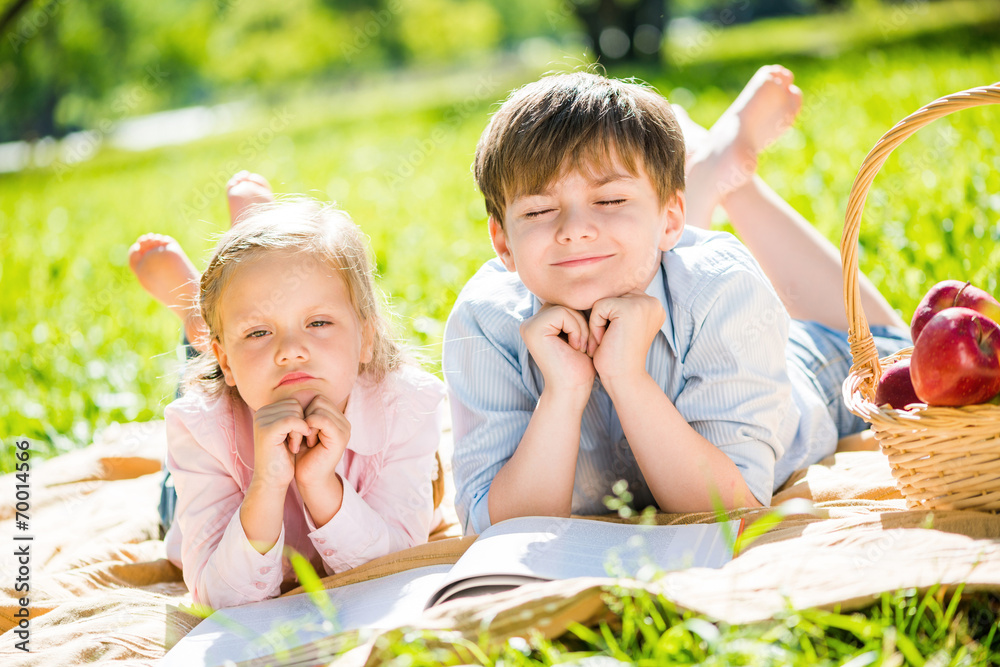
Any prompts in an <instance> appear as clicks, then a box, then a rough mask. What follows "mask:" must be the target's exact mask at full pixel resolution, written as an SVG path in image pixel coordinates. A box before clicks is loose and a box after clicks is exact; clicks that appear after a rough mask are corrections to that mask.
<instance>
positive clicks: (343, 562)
mask: <svg viewBox="0 0 1000 667" xmlns="http://www.w3.org/2000/svg"><path fill="white" fill-rule="evenodd" d="M423 375H424V379H423V380H421V381H419V383H418V384H417V385H410V386H407V387H406V388H405V389H401V390H400V392H399V393H398V394H397V395H396V396H395V398H394V400H393V401H392V403H391V405H389V406H388V409H387V411H388V412H389V413H390V415H391V416H390V423H389V427H388V432H387V442H386V444H385V447H384V449H383V450H382V454H381V456H382V458H381V467H380V469H379V470H378V472H377V474H376V475H375V476H374V479H372V480H371V481H370V483H368V484H367V485H366V486H365V487H364V488H362V489H361V490H360V492H359V490H358V489H355V488H354V487H353V486H352V485H351V484H350V482H348V481H347V480H344V479H343V478H342V481H343V483H344V498H343V502H342V504H341V507H340V510H339V511H338V512H337V514H336V515H334V517H333V518H332V519H330V521H328V522H327V523H326V524H325V525H323V526H321V527H316V526H315V524H313V523H312V520H311V518H310V517H309V513H308V512H305V515H306V519H307V523H308V528H309V530H310V533H309V538H310V540H312V543H313V546H314V547H315V548H316V551H317V552H318V553H319V554H320V557H321V558H322V559H323V563H324V567H325V568H326V571H327V573H328V574H333V573H335V572H342V571H344V570H348V569H350V568H353V567H357V566H358V565H361V564H363V563H367V562H368V561H370V560H372V559H374V558H378V557H380V556H384V555H386V554H389V553H392V552H395V551H400V550H402V549H406V548H408V547H412V546H414V545H417V544H423V543H424V542H426V541H427V537H428V534H429V533H430V529H431V521H432V520H433V517H434V504H433V480H434V478H435V476H436V475H437V474H438V464H437V458H436V456H435V454H436V453H437V450H438V445H439V444H440V439H441V429H442V425H443V422H444V410H445V406H444V387H443V385H442V384H441V381H440V380H437V379H436V378H433V377H432V376H430V375H429V374H423Z"/></svg>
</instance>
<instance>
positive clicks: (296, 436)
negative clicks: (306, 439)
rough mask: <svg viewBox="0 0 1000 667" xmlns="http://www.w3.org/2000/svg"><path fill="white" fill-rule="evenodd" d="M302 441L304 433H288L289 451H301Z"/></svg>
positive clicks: (294, 452) (296, 452)
mask: <svg viewBox="0 0 1000 667" xmlns="http://www.w3.org/2000/svg"><path fill="white" fill-rule="evenodd" d="M301 442H302V434H301V433H296V432H295V431H292V432H291V433H289V434H288V451H290V452H291V453H292V454H298V453H299V445H300V444H301Z"/></svg>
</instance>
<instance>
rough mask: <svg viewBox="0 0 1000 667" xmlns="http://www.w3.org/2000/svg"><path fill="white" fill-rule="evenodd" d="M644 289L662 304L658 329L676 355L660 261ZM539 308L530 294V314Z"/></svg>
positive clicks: (672, 326)
mask: <svg viewBox="0 0 1000 667" xmlns="http://www.w3.org/2000/svg"><path fill="white" fill-rule="evenodd" d="M644 291H645V292H646V294H647V295H648V296H651V297H653V298H654V299H656V300H657V301H659V302H660V305H661V306H663V312H664V313H666V317H664V318H663V326H661V327H660V331H661V332H663V336H664V338H666V339H667V345H669V346H670V349H671V351H672V352H673V353H674V356H677V340H676V339H675V338H674V322H673V319H672V318H671V317H670V298H669V297H668V296H667V279H666V276H665V274H664V269H663V262H662V261H661V262H660V264H659V265H658V267H657V270H656V274H654V275H653V279H652V280H651V281H649V284H648V285H647V286H646V289H645V290H644ZM541 308H542V302H541V300H540V299H539V298H538V297H537V296H535V295H534V294H532V295H531V314H532V315H535V314H536V313H538V311H539V310H541Z"/></svg>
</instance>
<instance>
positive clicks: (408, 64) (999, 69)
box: [0, 0, 1000, 471]
mask: <svg viewBox="0 0 1000 667" xmlns="http://www.w3.org/2000/svg"><path fill="white" fill-rule="evenodd" d="M595 60H597V61H599V62H600V63H601V64H602V65H603V66H604V67H605V68H606V69H607V71H608V73H609V74H611V75H613V76H618V77H633V76H634V77H638V78H640V79H642V80H644V81H647V82H649V83H650V84H651V85H653V86H655V87H656V88H657V89H658V90H659V91H660V92H662V93H663V94H664V95H666V96H667V97H668V98H669V99H670V100H671V101H672V102H674V103H678V104H681V105H683V106H685V107H686V108H688V110H689V112H690V113H691V115H692V116H693V117H694V119H695V120H696V121H698V122H700V123H702V124H704V125H706V126H708V125H711V123H712V122H713V121H714V120H715V119H716V118H717V117H718V115H719V113H720V112H721V111H722V110H723V109H724V108H725V107H726V105H727V104H728V103H729V102H730V101H732V99H733V98H734V97H735V96H736V94H737V93H738V92H739V90H740V88H741V87H742V85H743V84H744V83H745V82H746V81H747V79H749V77H750V76H751V75H752V74H753V72H754V71H755V70H756V69H757V68H758V67H759V66H761V65H763V64H768V63H772V62H781V63H783V64H785V65H786V66H788V67H790V68H791V69H792V70H793V71H794V72H795V74H796V81H797V83H798V84H799V85H800V86H801V87H802V89H803V90H804V94H805V104H804V107H803V111H802V114H801V116H800V119H799V121H798V122H797V124H796V126H795V127H794V128H793V129H792V130H790V131H789V132H788V133H787V134H786V135H785V136H784V137H783V138H782V139H781V140H780V141H778V142H777V143H776V144H775V146H774V147H772V148H771V149H770V150H768V151H767V153H766V154H765V155H764V156H763V160H762V164H761V167H760V171H761V173H762V175H763V176H764V178H765V179H766V180H767V181H768V182H769V183H770V184H771V185H772V186H773V187H774V188H775V189H776V190H777V191H778V192H779V193H780V194H782V195H783V196H784V197H785V198H786V199H788V200H789V201H790V202H791V203H792V204H793V205H794V206H796V208H798V209H799V210H800V211H802V212H803V214H805V215H806V217H807V218H809V219H811V220H813V221H814V222H815V224H816V225H817V227H818V228H819V229H820V230H821V231H822V232H823V233H824V234H825V235H826V236H827V237H828V238H830V239H832V240H839V234H840V228H841V225H842V221H843V215H844V205H845V202H846V200H847V196H848V193H849V192H850V188H851V182H852V180H853V178H854V175H855V174H856V172H857V169H858V167H859V165H860V164H861V161H862V159H863V158H864V156H865V154H866V153H867V151H868V150H869V149H870V148H871V147H872V145H873V144H874V143H875V141H876V140H877V139H878V137H879V136H880V135H881V134H882V133H883V132H885V131H886V130H887V129H889V127H891V126H892V124H893V123H895V122H896V121H898V120H899V119H901V118H903V117H905V116H906V115H907V114H909V113H911V112H912V111H914V110H915V109H917V108H918V107H920V106H921V105H923V104H925V103H927V102H930V101H931V100H933V99H935V98H937V97H939V96H941V95H945V94H948V93H952V92H955V91H958V90H963V89H966V88H970V87H974V86H978V85H984V84H989V83H992V82H994V81H995V80H996V79H998V78H1000V2H998V1H997V0H940V1H929V0H903V1H900V2H889V1H885V2H883V1H880V0H853V1H851V0H824V1H821V0H736V1H723V0H669V1H664V0H658V1H656V0H633V1H627V0H589V1H587V0H507V1H505V0H469V1H458V0H285V1H284V2H273V1H268V0H216V1H214V2H213V1H207V2H206V1H195V0H159V1H158V2H148V1H146V0H92V1H87V2H85V1H82V0H45V1H43V0H5V2H4V6H3V8H2V9H0V253H2V258H3V261H2V266H0V295H2V297H0V299H2V300H0V320H2V322H3V327H2V329H0V369H2V373H0V434H2V435H3V436H5V437H4V447H5V449H4V451H3V456H0V470H2V471H6V470H9V469H10V448H11V447H12V442H13V436H22V435H23V436H28V437H31V438H34V439H37V443H38V445H37V446H36V447H35V448H34V449H35V451H36V452H39V453H43V454H45V453H47V454H52V453H55V452H58V451H65V450H67V449H71V448H74V447H79V446H82V445H85V444H87V443H89V442H91V441H92V440H93V439H94V437H95V434H96V433H97V432H98V431H99V430H100V429H101V428H102V427H104V426H106V425H108V424H109V423H112V422H116V421H117V422H121V421H133V420H139V421H143V420H149V419H156V418H160V417H161V416H162V411H163V407H164V406H165V405H166V404H167V403H169V401H170V400H172V398H173V396H174V391H175V388H176V382H177V372H178V369H179V367H180V361H179V357H178V354H177V350H176V348H177V342H178V337H179V326H178V324H179V323H178V321H177V319H176V318H175V317H174V316H173V315H171V314H170V313H169V312H168V311H167V310H166V309H165V308H163V307H162V306H160V305H159V304H158V303H157V302H155V301H154V300H153V299H152V298H151V297H149V296H148V295H147V294H146V293H145V292H144V291H143V290H142V289H141V288H140V287H139V285H138V283H137V282H136V281H135V279H134V277H133V276H132V274H131V273H130V271H129V269H128V266H127V250H128V247H129V245H130V244H131V243H132V242H133V241H134V240H135V239H136V237H137V236H139V235H140V234H142V233H145V232H150V231H156V232H161V233H165V234H170V235H172V236H174V237H175V238H177V239H178V240H179V241H180V242H181V243H182V245H183V246H184V247H185V248H186V249H187V251H188V252H189V254H190V255H191V256H192V258H193V259H194V260H195V263H196V264H197V265H198V266H199V268H201V267H202V266H203V264H204V261H205V259H206V256H207V253H208V252H209V250H210V248H211V247H212V239H213V237H214V235H217V234H218V233H219V232H221V231H223V230H224V229H225V228H226V227H227V225H228V215H227V212H226V206H225V197H224V185H225V182H226V180H227V179H228V178H229V177H230V176H231V175H232V174H233V173H234V172H235V171H238V170H240V169H251V170H254V171H257V172H259V173H262V174H264V175H265V176H267V177H268V178H269V179H270V181H271V183H272V185H273V186H274V188H275V190H276V191H277V192H285V193H292V192H296V193H299V192H300V193H307V194H311V195H313V196H315V197H319V198H321V199H330V200H335V201H336V202H337V203H338V204H340V205H341V206H343V207H344V208H346V209H347V210H348V211H349V212H350V213H351V214H352V215H353V217H354V218H355V220H356V221H357V222H358V223H359V224H360V225H361V226H362V227H363V229H364V230H365V231H366V232H367V234H368V235H369V236H370V237H371V240H372V245H373V247H374V250H375V253H376V255H377V258H378V267H379V271H380V273H381V276H382V286H383V288H384V289H385V291H386V292H387V293H388V294H389V295H390V296H391V299H392V305H393V310H394V311H395V313H396V314H397V318H396V323H397V325H398V330H399V334H400V337H401V338H403V339H405V340H406V341H408V342H409V343H410V344H411V345H412V346H413V347H414V348H416V349H417V350H419V351H420V352H421V353H422V354H423V355H424V357H425V359H426V363H427V365H428V367H429V368H431V369H437V368H438V360H439V357H440V342H441V333H442V329H443V326H444V321H445V319H446V318H447V315H448V312H449V310H450V308H451V305H452V303H453V301H454V299H455V296H456V295H457V293H458V291H459V290H460V289H461V287H462V285H463V284H464V282H465V280H467V279H468V277H469V276H470V275H471V274H472V272H473V271H475V269H476V268H477V267H478V266H479V265H480V264H481V263H482V262H483V261H485V260H486V259H488V258H489V257H490V256H491V250H490V246H489V243H488V239H487V235H486V226H485V211H484V208H483V204H482V200H481V197H480V196H479V194H478V193H477V192H476V189H475V186H474V183H473V180H472V177H471V173H470V168H469V167H470V163H471V160H472V154H473V151H474V148H475V143H476V140H477V138H478V136H479V133H480V132H481V131H482V129H483V127H484V126H485V124H486V122H487V120H488V118H489V114H490V112H491V110H492V109H493V108H495V106H496V104H497V103H498V102H500V101H502V100H503V98H504V97H505V96H506V95H507V94H508V93H509V91H510V90H512V89H513V88H515V87H517V86H519V85H522V84H524V83H527V82H529V81H531V80H533V79H535V78H537V77H538V76H540V75H541V74H543V73H545V72H548V71H553V70H566V69H572V68H575V67H581V66H584V65H586V64H588V63H592V62H594V61H595ZM998 132H1000V108H997V107H992V108H981V109H973V110H969V111H965V112H962V113H961V114H959V115H955V116H951V117H948V118H946V119H944V120H942V121H938V122H937V123H935V124H934V125H933V126H931V127H929V128H926V129H925V130H923V131H921V132H920V133H919V134H918V135H917V136H915V137H913V138H912V139H910V140H909V141H908V142H907V143H906V144H905V145H904V146H903V147H901V148H900V149H898V150H897V151H896V154H895V155H894V157H893V158H892V159H891V160H890V161H889V163H888V164H887V165H886V167H885V168H884V169H883V172H882V174H880V177H879V180H878V184H877V187H876V189H875V190H874V191H873V193H872V195H871V197H870V198H869V203H868V209H867V214H866V218H865V222H864V225H863V229H862V233H861V244H862V260H861V263H862V268H863V269H864V270H865V271H866V272H867V273H868V274H869V275H870V276H871V277H872V278H873V280H875V282H876V283H877V284H878V285H879V286H880V287H881V288H882V289H883V291H884V292H885V293H886V294H887V295H888V297H889V298H890V300H891V302H892V303H893V305H894V306H896V307H897V308H898V309H899V310H900V312H901V313H902V314H903V316H904V318H906V319H909V317H910V314H911V313H912V309H913V307H914V305H915V303H916V301H917V300H918V299H919V296H920V295H921V294H922V293H923V291H924V290H925V289H926V288H927V287H928V286H929V285H930V284H932V283H933V282H935V281H937V280H940V279H944V278H963V279H969V280H972V281H973V282H974V283H976V284H978V285H979V286H980V287H983V288H985V289H987V290H989V291H991V292H993V293H994V294H997V293H998V291H1000V289H998V284H997V275H998V269H1000V250H997V246H996V241H997V239H998V237H1000V226H998V215H1000V176H998V171H1000V146H998V141H997V139H998V136H997V135H998ZM719 224H720V226H722V227H723V228H724V227H725V221H724V220H722V219H720V220H719ZM7 436H9V437H7Z"/></svg>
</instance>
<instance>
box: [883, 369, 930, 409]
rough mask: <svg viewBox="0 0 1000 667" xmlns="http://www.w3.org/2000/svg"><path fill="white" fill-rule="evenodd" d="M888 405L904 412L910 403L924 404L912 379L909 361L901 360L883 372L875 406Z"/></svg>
mask: <svg viewBox="0 0 1000 667" xmlns="http://www.w3.org/2000/svg"><path fill="white" fill-rule="evenodd" d="M886 403H888V404H889V407H890V408H893V409H895V410H902V409H903V408H905V407H906V406H907V405H909V404H910V403H923V401H921V400H920V397H918V396H917V392H916V390H915V389H914V388H913V381H912V380H911V379H910V360H909V359H900V360H899V361H897V362H895V363H894V364H892V365H891V366H889V367H888V368H886V369H885V370H884V371H882V377H881V378H879V381H878V387H877V388H876V389H875V405H885V404H886Z"/></svg>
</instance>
